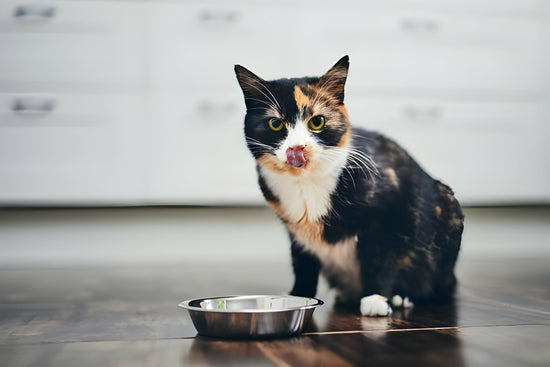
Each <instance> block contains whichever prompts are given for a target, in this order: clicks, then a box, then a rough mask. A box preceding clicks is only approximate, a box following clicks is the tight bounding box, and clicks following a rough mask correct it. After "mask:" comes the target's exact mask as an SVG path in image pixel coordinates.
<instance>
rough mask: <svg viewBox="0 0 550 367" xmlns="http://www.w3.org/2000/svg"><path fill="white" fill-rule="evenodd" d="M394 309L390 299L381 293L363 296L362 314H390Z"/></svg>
mask: <svg viewBox="0 0 550 367" xmlns="http://www.w3.org/2000/svg"><path fill="white" fill-rule="evenodd" d="M391 313H392V309H391V307H390V305H389V304H388V299H387V298H386V297H383V296H381V295H379V294H373V295H371V296H367V297H363V298H361V315H363V316H389V315H391Z"/></svg>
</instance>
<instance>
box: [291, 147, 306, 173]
mask: <svg viewBox="0 0 550 367" xmlns="http://www.w3.org/2000/svg"><path fill="white" fill-rule="evenodd" d="M286 162H287V163H288V164H290V165H291V166H292V167H296V168H300V167H302V166H304V165H305V164H306V158H305V157H304V147H303V146H301V145H300V146H296V147H290V148H288V149H287V150H286Z"/></svg>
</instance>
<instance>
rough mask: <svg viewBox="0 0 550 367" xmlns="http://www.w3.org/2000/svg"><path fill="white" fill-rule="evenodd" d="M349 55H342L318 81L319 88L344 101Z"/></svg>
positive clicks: (341, 101)
mask: <svg viewBox="0 0 550 367" xmlns="http://www.w3.org/2000/svg"><path fill="white" fill-rule="evenodd" d="M348 69H349V57H348V56H347V55H346V56H344V57H342V58H341V59H340V60H338V62H337V63H336V64H334V66H333V67H332V68H330V70H329V71H327V72H326V73H325V75H323V76H322V77H321V78H320V79H319V82H318V84H317V85H318V86H319V88H321V89H322V90H324V91H327V92H329V93H331V94H333V95H334V96H336V98H338V100H339V101H340V103H344V86H345V85H346V78H347V77H348Z"/></svg>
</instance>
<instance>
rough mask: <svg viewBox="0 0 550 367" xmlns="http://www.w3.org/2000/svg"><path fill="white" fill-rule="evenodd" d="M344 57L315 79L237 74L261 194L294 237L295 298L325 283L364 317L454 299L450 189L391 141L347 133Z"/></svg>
mask: <svg viewBox="0 0 550 367" xmlns="http://www.w3.org/2000/svg"><path fill="white" fill-rule="evenodd" d="M348 68H349V59H348V57H347V56H345V57H343V58H342V59H340V60H339V61H338V62H337V63H336V64H335V65H334V66H333V67H332V68H331V69H330V70H329V71H328V72H327V73H326V74H324V75H323V76H321V77H305V78H292V79H279V80H273V81H265V80H263V79H262V78H260V77H258V76H256V75H255V74H253V73H252V72H250V71H249V70H247V69H246V68H244V67H242V66H240V65H235V73H236V75H237V80H238V82H239V84H240V86H241V89H242V91H243V94H244V100H245V105H246V116H245V121H244V132H245V136H246V142H247V146H248V149H249V150H250V152H251V153H252V155H253V156H254V158H255V159H256V163H257V173H258V182H259V185H260V188H261V191H262V193H263V195H264V197H265V199H266V201H267V202H268V204H269V205H270V206H271V208H272V209H273V211H274V212H275V213H276V214H277V216H278V217H279V218H280V219H281V220H282V221H283V222H284V224H285V225H286V227H287V229H288V233H289V235H290V240H291V253H292V265H293V269H294V273H295V283H294V287H293V288H292V291H291V294H292V295H299V296H307V297H313V296H315V294H316V292H317V283H318V278H319V275H320V274H323V275H324V276H325V277H326V279H327V280H328V283H329V285H330V286H331V287H333V288H335V289H336V290H337V291H338V295H337V299H336V300H337V304H340V305H347V306H352V307H355V308H357V307H359V308H360V310H361V312H362V314H363V315H365V316H386V315H389V314H391V312H392V311H391V307H390V305H389V303H390V302H387V300H388V299H390V301H391V303H392V304H393V305H394V306H395V307H408V306H410V305H411V304H412V302H415V303H421V302H435V301H444V300H450V299H452V297H453V294H454V288H455V284H456V279H455V276H454V265H455V262H456V259H457V256H458V252H459V248H460V241H461V236H462V230H463V223H464V215H463V214H462V211H461V208H460V205H459V203H458V201H457V200H456V199H455V197H454V194H453V191H452V190H451V189H450V188H449V187H448V186H446V185H445V184H443V183H441V182H440V181H437V180H435V179H433V178H431V177H430V176H429V175H428V174H427V173H426V172H424V171H423V170H422V168H421V167H420V166H419V165H418V164H417V163H416V162H415V161H414V160H413V158H411V156H410V155H409V154H407V152H406V151H405V150H403V149H402V148H401V147H399V145H397V144H396V143H395V142H394V141H392V140H390V139H388V138H387V137H385V136H383V135H381V134H378V133H376V132H372V131H366V130H363V129H359V128H355V127H352V126H351V125H350V122H349V119H348V114H347V111H346V108H345V106H344V85H345V82H346V78H347V75H348Z"/></svg>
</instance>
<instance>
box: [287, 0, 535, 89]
mask: <svg viewBox="0 0 550 367" xmlns="http://www.w3.org/2000/svg"><path fill="white" fill-rule="evenodd" d="M335 18H336V19H346V22H341V23H338V25H337V26H334V27H329V28H325V27H319V26H316V25H318V24H330V22H331V19H335ZM300 27H301V28H300V30H299V34H300V35H301V37H303V38H304V39H307V40H308V50H314V52H317V53H319V54H322V55H323V57H322V58H320V57H307V56H309V55H307V54H304V51H303V47H302V46H303V45H302V44H300V43H296V44H294V46H295V49H294V50H293V52H292V55H295V56H296V57H295V60H296V63H297V66H296V67H298V68H299V69H300V70H303V73H305V72H306V70H307V68H309V70H313V71H315V70H325V69H326V68H327V65H326V64H327V61H326V60H323V59H327V56H328V55H333V56H332V58H333V59H334V60H337V58H338V57H339V56H341V55H344V54H350V57H351V67H350V75H349V83H348V87H349V89H350V90H351V89H354V90H358V91H366V90H368V91H374V92H377V91H388V90H389V91H401V92H408V93H409V94H410V93H411V92H416V91H418V90H438V91H440V92H443V93H445V92H448V91H449V90H462V91H463V92H465V93H469V92H476V91H477V92H484V93H493V94H497V93H518V94H521V93H533V92H537V91H540V89H542V81H541V75H542V74H541V73H542V70H543V69H544V67H543V65H542V64H541V50H540V46H539V45H540V39H539V35H540V27H541V25H540V24H539V22H538V21H537V20H535V19H530V18H496V17H480V16H468V17H466V16H461V15H453V14H446V13H441V12H435V11H419V10H417V11H413V10H410V11H403V10H392V11H385V10H376V11H371V10H369V9H368V8H367V7H366V6H363V7H361V8H359V9H356V10H354V11H351V10H350V9H346V8H343V9H342V8H339V10H333V11H329V9H326V8H323V7H317V8H316V12H315V13H314V14H313V15H312V17H310V18H307V19H306V20H305V21H304V22H302V23H300ZM326 55H327V56H326Z"/></svg>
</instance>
